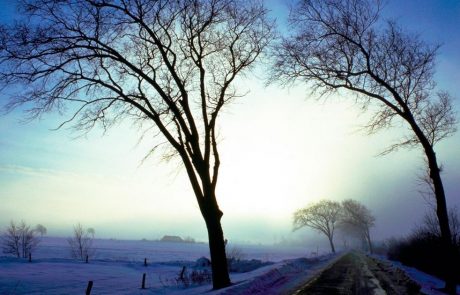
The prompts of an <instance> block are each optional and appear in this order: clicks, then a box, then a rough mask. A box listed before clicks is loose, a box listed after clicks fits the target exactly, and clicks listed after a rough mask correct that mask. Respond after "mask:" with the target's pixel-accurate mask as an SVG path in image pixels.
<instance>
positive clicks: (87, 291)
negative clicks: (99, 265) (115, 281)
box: [86, 281, 93, 295]
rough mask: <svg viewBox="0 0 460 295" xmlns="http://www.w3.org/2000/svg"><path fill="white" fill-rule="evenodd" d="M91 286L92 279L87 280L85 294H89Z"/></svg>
mask: <svg viewBox="0 0 460 295" xmlns="http://www.w3.org/2000/svg"><path fill="white" fill-rule="evenodd" d="M92 288H93V281H88V286H87V287H86V295H90V294H91V289H92Z"/></svg>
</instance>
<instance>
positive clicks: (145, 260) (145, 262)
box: [144, 258, 147, 266]
mask: <svg viewBox="0 0 460 295" xmlns="http://www.w3.org/2000/svg"><path fill="white" fill-rule="evenodd" d="M144 266H147V258H144Z"/></svg>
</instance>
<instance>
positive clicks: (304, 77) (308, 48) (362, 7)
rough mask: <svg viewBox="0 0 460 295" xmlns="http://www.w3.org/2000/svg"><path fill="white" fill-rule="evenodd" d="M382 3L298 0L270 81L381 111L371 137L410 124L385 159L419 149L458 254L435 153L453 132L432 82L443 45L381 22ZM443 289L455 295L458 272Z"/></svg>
mask: <svg viewBox="0 0 460 295" xmlns="http://www.w3.org/2000/svg"><path fill="white" fill-rule="evenodd" d="M381 9H382V5H381V1H380V0H347V1H343V0H300V1H297V4H296V5H295V6H294V8H293V9H292V13H291V15H290V24H291V28H290V32H291V34H290V36H287V37H286V38H284V39H283V41H282V43H281V44H280V46H279V47H278V50H277V53H276V54H277V62H276V65H275V67H274V70H273V73H274V75H273V79H276V80H278V81H281V82H292V81H305V82H306V83H308V84H309V85H311V86H312V89H313V90H314V91H319V93H320V94H327V93H332V92H335V91H338V90H341V89H344V90H348V91H349V92H350V93H353V94H355V97H356V99H357V101H358V102H360V103H362V106H363V107H364V109H366V108H368V107H372V108H373V109H376V113H375V114H374V116H373V118H372V121H371V122H370V123H369V125H368V128H369V131H370V132H371V133H372V132H376V131H378V130H380V129H382V128H387V127H390V126H391V125H392V124H393V123H394V122H396V121H398V120H399V121H402V122H405V124H406V126H407V127H408V129H409V133H408V134H409V135H408V136H407V137H406V138H404V139H403V140H402V141H401V142H400V143H398V144H395V145H392V146H391V147H390V148H389V149H388V150H386V152H390V151H393V150H396V149H398V148H400V147H415V146H418V147H421V148H422V149H423V151H424V154H425V157H426V160H427V163H428V168H429V175H430V178H431V180H432V182H433V187H434V189H435V196H436V210H437V211H436V213H437V217H438V220H439V225H440V229H441V235H442V239H443V241H444V244H445V247H446V251H449V253H451V255H455V249H454V247H453V245H452V235H451V230H450V228H449V220H448V214H447V204H446V197H445V192H444V187H443V183H442V179H441V175H440V166H439V164H438V159H437V157H436V153H435V150H434V146H435V144H436V143H438V142H439V141H441V140H442V139H444V138H446V137H448V136H449V135H451V134H453V133H454V132H455V131H456V121H457V120H456V117H455V114H454V111H453V108H452V104H451V97H450V95H449V94H448V93H447V92H443V91H438V90H437V89H436V87H435V81H434V78H433V75H434V68H435V58H436V55H437V50H438V46H431V45H429V44H427V43H425V42H423V41H422V40H421V39H420V37H419V36H418V35H413V34H409V33H406V32H404V31H403V30H402V29H401V28H400V27H399V26H398V25H397V24H396V23H395V22H392V21H383V20H380V14H381ZM452 261H454V260H453V259H452V260H450V261H446V262H445V263H446V267H450V269H451V270H452V271H451V275H450V276H449V277H448V278H446V289H447V290H448V291H449V292H454V289H455V280H454V275H455V271H454V270H455V268H456V267H455V266H454V265H452Z"/></svg>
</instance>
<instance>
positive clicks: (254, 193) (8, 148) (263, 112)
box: [0, 0, 460, 243]
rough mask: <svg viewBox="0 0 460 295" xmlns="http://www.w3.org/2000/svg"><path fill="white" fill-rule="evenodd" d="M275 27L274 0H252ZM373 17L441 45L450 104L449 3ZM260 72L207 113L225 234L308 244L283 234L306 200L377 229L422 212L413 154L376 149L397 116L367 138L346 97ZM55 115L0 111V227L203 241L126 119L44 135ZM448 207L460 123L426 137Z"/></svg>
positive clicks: (456, 57) (441, 75)
mask: <svg viewBox="0 0 460 295" xmlns="http://www.w3.org/2000/svg"><path fill="white" fill-rule="evenodd" d="M266 2H267V6H268V7H269V8H270V9H272V14H273V16H274V17H276V18H277V19H278V21H279V23H281V24H283V23H284V21H285V18H286V16H287V13H288V11H289V9H288V8H287V4H286V3H285V2H284V1H279V0H270V1H266ZM11 3H12V2H11V1H3V0H0V20H1V21H2V22H4V23H7V22H9V21H11V19H12V17H13V15H14V11H15V10H14V7H12V4H11ZM384 15H385V16H386V17H389V18H392V19H395V20H397V21H398V22H399V23H400V24H401V25H402V26H403V27H404V28H406V29H407V30H409V31H412V32H414V33H416V32H418V33H420V34H421V36H422V37H423V38H424V39H425V40H427V41H429V42H434V43H441V44H442V47H441V50H440V55H439V58H438V67H437V73H436V81H437V83H438V86H439V87H440V88H442V89H445V90H448V91H449V92H450V93H451V94H452V95H453V96H454V97H456V98H457V100H456V101H455V107H456V110H457V111H459V110H460V83H459V82H460V73H459V71H458V69H460V51H459V48H460V31H459V28H460V1H458V0H456V1H454V0H446V1H434V0H422V1H416V0H406V1H396V0H390V1H388V2H387V4H386V7H385V10H384ZM262 78H263V77H260V75H257V74H253V75H249V76H248V77H246V79H245V80H244V82H239V83H241V85H239V87H242V88H245V89H248V90H250V92H249V93H248V94H247V95H246V96H245V97H243V98H240V99H239V100H237V101H236V102H235V103H234V104H232V105H229V106H228V108H227V109H225V110H224V112H223V114H222V116H221V117H220V123H219V133H220V146H219V148H220V154H221V162H222V165H221V170H220V178H219V183H218V187H217V197H218V202H219V205H220V207H221V209H222V211H223V212H224V217H223V219H222V224H223V229H224V233H225V236H226V237H227V238H228V239H229V240H230V241H238V242H248V243H273V242H280V241H282V240H284V239H290V240H296V239H306V241H307V242H308V241H309V240H311V241H313V240H314V239H315V238H316V237H318V235H317V234H316V233H314V232H312V231H310V230H306V229H305V230H301V231H298V232H295V233H292V226H291V222H292V219H291V218H292V213H293V212H294V211H295V210H297V209H299V208H301V207H303V206H305V205H308V204H309V203H311V202H315V201H318V200H320V199H331V200H336V201H341V200H344V199H348V198H353V199H356V200H359V201H360V202H362V203H363V204H364V205H366V206H367V207H368V208H369V209H371V211H372V212H373V213H374V215H375V216H376V219H377V221H376V226H375V228H373V235H374V236H376V237H379V238H381V239H384V238H388V237H391V236H401V235H404V234H407V233H409V232H410V230H411V229H413V228H414V226H415V225H416V224H417V222H419V221H420V220H421V218H422V216H423V214H424V212H426V211H427V210H428V206H427V204H426V202H425V200H424V199H423V198H422V197H421V196H420V194H419V190H420V188H419V185H418V182H417V175H419V174H420V173H421V172H422V171H423V155H422V152H421V151H420V150H417V149H414V150H401V151H398V152H395V153H392V154H390V155H387V156H384V157H377V154H379V153H380V152H382V151H383V150H384V149H385V147H387V146H389V145H391V143H393V142H394V141H396V140H397V138H398V135H400V134H401V132H402V131H404V130H405V129H404V128H405V127H404V126H402V127H401V126H397V127H395V128H393V129H391V130H387V131H383V132H380V133H378V134H376V135H372V136H367V135H366V134H365V132H363V131H361V127H362V126H363V125H364V124H366V122H367V119H368V118H369V116H370V114H361V113H360V110H359V108H358V107H357V106H355V105H353V103H352V96H351V95H350V94H347V93H342V94H341V95H340V96H339V97H330V98H328V99H327V100H321V101H318V100H317V99H315V98H314V96H311V95H310V91H309V89H308V88H306V86H304V85H296V86H293V87H291V88H282V87H280V86H278V85H271V86H268V87H266V86H264V81H263V79H262ZM5 99H6V94H5V93H0V103H4V102H5ZM64 118H65V117H60V116H59V115H57V114H49V115H46V116H43V117H42V118H40V119H39V120H36V121H32V122H28V123H25V122H23V114H22V113H21V110H17V111H14V112H13V113H10V114H8V115H4V116H0V204H1V205H0V227H3V226H6V225H7V224H8V223H9V221H10V220H16V221H19V220H25V221H26V222H28V223H30V224H37V223H40V224H43V225H45V226H46V227H47V228H48V235H55V236H68V235H70V233H71V230H72V226H73V225H74V224H76V223H78V222H80V223H82V224H83V225H84V226H87V227H93V228H95V230H96V236H98V237H101V238H129V239H140V238H147V239H154V238H160V237H161V236H163V235H165V234H175V235H180V236H191V237H193V238H195V239H198V240H206V239H207V234H206V228H205V224H204V222H203V219H202V217H201V215H200V212H199V209H198V206H197V203H196V200H195V197H194V195H193V192H192V190H191V187H190V184H189V182H188V179H187V176H186V175H185V173H184V172H185V171H184V170H183V169H181V168H180V163H179V162H177V161H176V162H174V161H172V162H170V163H164V162H161V161H159V159H158V157H155V156H154V157H152V158H149V159H148V160H147V161H145V162H142V159H143V158H144V156H145V155H146V153H147V151H148V149H149V147H150V146H151V145H152V144H153V141H151V140H144V141H142V142H141V143H139V144H138V139H139V132H138V130H137V129H136V128H134V127H132V126H131V125H130V124H129V123H128V122H124V123H121V124H120V125H118V126H115V127H114V128H112V129H110V130H109V131H108V133H106V134H103V133H102V132H101V131H100V130H93V131H92V132H90V133H89V134H87V135H85V136H80V134H77V133H75V132H73V131H72V130H70V129H68V128H63V129H60V130H58V131H52V129H53V128H55V127H57V126H58V125H59V123H60V122H61V121H63V119H64ZM436 151H437V156H438V158H439V160H440V162H441V163H442V164H443V168H444V172H443V180H444V185H445V189H446V193H447V201H448V204H449V206H458V207H459V208H460V153H459V151H460V133H456V134H455V135H454V136H452V137H450V138H448V139H446V140H444V141H443V142H441V143H440V144H439V145H438V146H437V147H436Z"/></svg>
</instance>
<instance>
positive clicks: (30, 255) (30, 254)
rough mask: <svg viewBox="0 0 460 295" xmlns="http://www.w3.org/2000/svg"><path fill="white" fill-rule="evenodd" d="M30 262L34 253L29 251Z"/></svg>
mask: <svg viewBox="0 0 460 295" xmlns="http://www.w3.org/2000/svg"><path fill="white" fill-rule="evenodd" d="M29 262H32V253H29Z"/></svg>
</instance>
